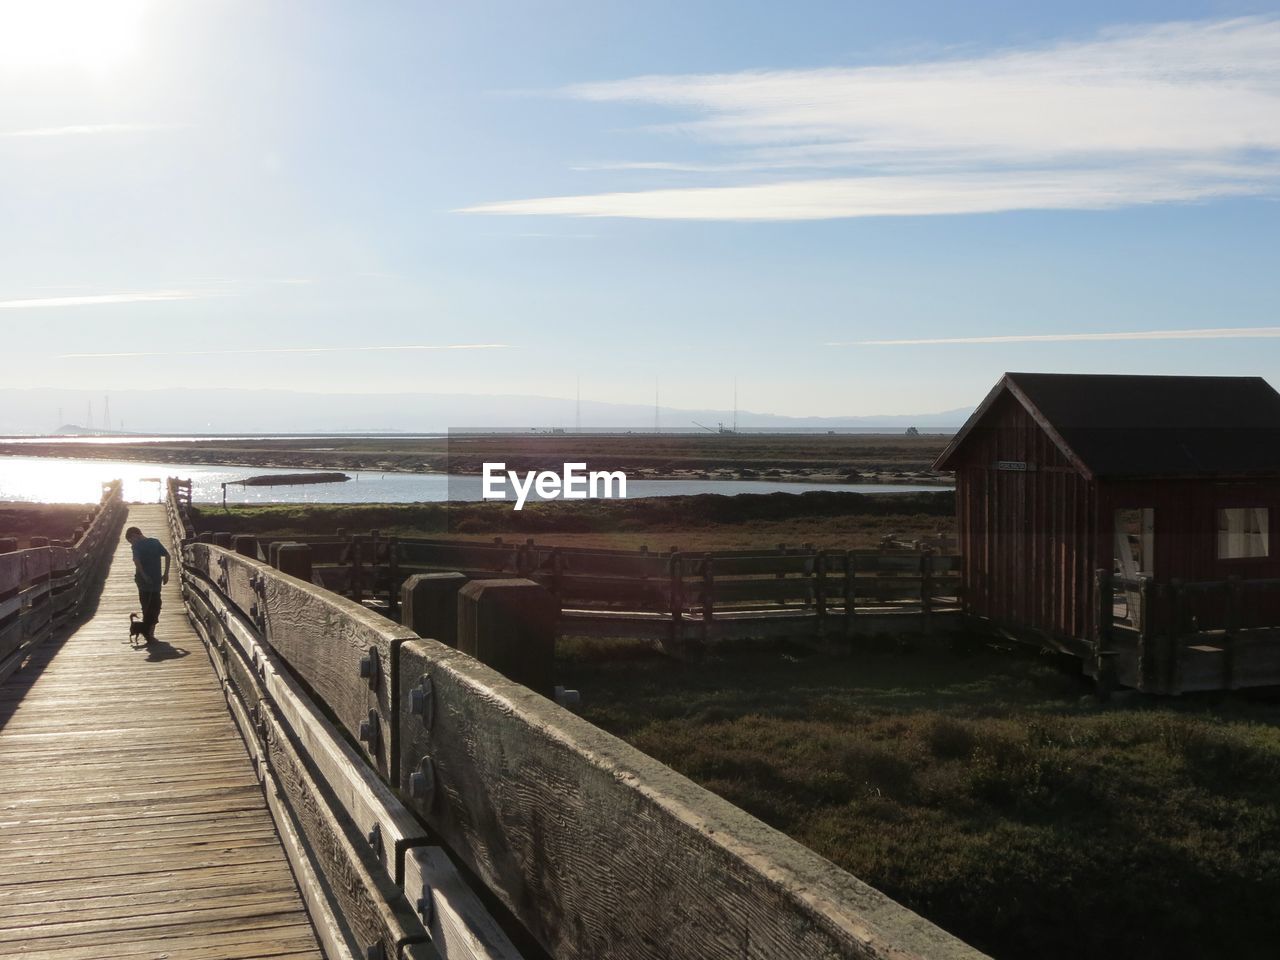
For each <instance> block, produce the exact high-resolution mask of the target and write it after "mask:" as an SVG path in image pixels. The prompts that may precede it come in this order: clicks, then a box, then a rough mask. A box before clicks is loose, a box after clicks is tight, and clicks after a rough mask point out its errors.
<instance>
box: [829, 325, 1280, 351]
mask: <svg viewBox="0 0 1280 960" xmlns="http://www.w3.org/2000/svg"><path fill="white" fill-rule="evenodd" d="M1275 339H1280V327H1203V328H1200V329H1197V330H1134V331H1127V332H1123V333H1107V332H1102V333H1027V334H1012V335H1005V336H996V337H922V338H919V339H913V340H836V341H832V342H830V343H826V344H824V346H828V347H910V346H920V345H922V344H941V343H1090V342H1095V343H1096V342H1098V341H1115V340H1275Z"/></svg>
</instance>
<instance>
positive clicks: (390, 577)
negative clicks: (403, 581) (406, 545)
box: [387, 537, 400, 620]
mask: <svg viewBox="0 0 1280 960" xmlns="http://www.w3.org/2000/svg"><path fill="white" fill-rule="evenodd" d="M399 610H400V538H399V537H388V538H387V615H388V616H389V617H391V619H393V620H394V619H396V617H397V616H398V615H399Z"/></svg>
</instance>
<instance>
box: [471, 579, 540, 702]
mask: <svg viewBox="0 0 1280 960" xmlns="http://www.w3.org/2000/svg"><path fill="white" fill-rule="evenodd" d="M559 620H560V605H559V604H558V603H556V600H555V597H553V596H551V591H549V590H548V589H547V588H546V587H543V586H540V585H539V584H536V583H534V582H533V581H532V580H524V579H514V580H473V581H471V582H470V583H468V584H466V585H465V586H463V587H462V589H461V590H459V591H458V649H459V650H461V651H462V652H463V653H468V654H470V655H471V656H473V657H475V658H476V659H477V660H479V661H480V662H481V663H485V664H488V665H489V666H491V667H493V668H494V669H495V670H497V671H498V672H499V673H501V674H503V675H504V676H506V677H508V678H509V679H511V680H514V681H515V682H516V683H522V684H524V685H525V686H526V687H529V688H530V689H532V690H535V691H537V692H538V693H540V694H542V695H543V696H545V697H551V696H553V695H554V692H555V674H554V669H555V653H556V631H557V628H558V626H559Z"/></svg>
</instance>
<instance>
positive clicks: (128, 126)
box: [0, 123, 179, 137]
mask: <svg viewBox="0 0 1280 960" xmlns="http://www.w3.org/2000/svg"><path fill="white" fill-rule="evenodd" d="M174 129H179V128H178V127H175V126H174V125H172V124H164V123H80V124H73V125H71V126H66V127H32V128H30V129H28V130H8V131H5V132H4V133H0V136H3V137H83V136H92V135H95V134H103V133H149V132H151V131H153V130H174Z"/></svg>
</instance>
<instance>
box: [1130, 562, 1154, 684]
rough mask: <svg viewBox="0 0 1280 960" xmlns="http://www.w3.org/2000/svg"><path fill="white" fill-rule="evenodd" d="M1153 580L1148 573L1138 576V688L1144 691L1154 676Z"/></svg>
mask: <svg viewBox="0 0 1280 960" xmlns="http://www.w3.org/2000/svg"><path fill="white" fill-rule="evenodd" d="M1155 595H1156V591H1155V580H1153V579H1152V578H1151V576H1150V575H1148V574H1139V576H1138V603H1139V607H1138V665H1137V671H1136V673H1137V679H1136V681H1135V682H1136V683H1137V685H1138V690H1139V691H1141V692H1143V693H1146V692H1147V691H1149V690H1151V689H1152V688H1153V685H1154V683H1155V681H1156V676H1155V669H1154V668H1155V661H1156V655H1155V650H1154V649H1153V647H1152V642H1151V641H1152V638H1153V637H1154V636H1155V629H1154V625H1155V619H1156V617H1155V606H1154V600H1155Z"/></svg>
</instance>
